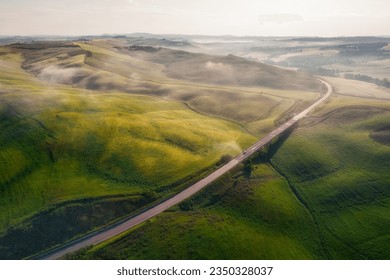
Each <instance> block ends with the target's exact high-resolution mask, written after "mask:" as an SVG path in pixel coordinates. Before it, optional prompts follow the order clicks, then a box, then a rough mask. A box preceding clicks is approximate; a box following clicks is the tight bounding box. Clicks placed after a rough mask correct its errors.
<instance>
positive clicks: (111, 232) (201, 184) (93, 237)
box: [40, 80, 333, 259]
mask: <svg viewBox="0 0 390 280" xmlns="http://www.w3.org/2000/svg"><path fill="white" fill-rule="evenodd" d="M320 81H321V82H322V83H323V84H325V85H326V87H327V92H326V94H325V95H323V96H322V97H321V98H320V99H318V100H317V101H316V102H315V103H314V104H312V105H311V106H310V107H308V108H307V109H305V110H304V111H302V112H301V113H299V114H297V115H295V116H294V117H293V118H292V119H290V120H288V121H287V122H285V123H284V124H283V125H281V126H279V127H278V128H276V129H275V130H273V131H272V132H271V133H269V134H268V135H266V136H265V137H264V138H262V139H260V140H259V141H257V142H256V143H255V144H253V145H252V146H251V147H249V148H248V149H247V150H245V151H243V152H242V153H241V154H240V155H238V156H237V157H235V158H234V159H232V160H231V161H230V162H228V163H227V164H225V165H223V166H222V167H220V168H219V169H217V170H216V171H214V172H213V173H211V174H210V175H208V176H207V177H205V178H203V179H202V180H200V181H198V182H197V183H195V184H193V185H191V186H190V187H188V188H187V189H185V190H183V191H182V192H180V193H178V194H177V195H175V196H173V197H171V198H169V199H167V200H165V201H163V202H161V203H159V204H157V205H156V206H153V207H152V208H149V209H148V210H146V211H144V212H142V213H141V214H139V215H137V216H134V217H132V218H129V219H128V220H125V221H123V222H121V223H120V224H117V225H114V226H112V227H110V228H108V229H105V230H102V231H99V232H96V233H92V234H90V235H87V236H85V237H82V238H80V239H78V240H75V241H73V242H70V243H68V244H66V245H64V246H62V247H60V248H57V249H54V250H52V251H50V252H48V253H46V254H45V255H43V256H41V257H40V258H41V259H59V258H61V257H63V256H64V255H66V254H68V253H71V252H75V251H77V250H79V249H81V248H84V247H87V246H91V245H96V244H99V243H101V242H103V241H105V240H107V239H110V238H112V237H114V236H116V235H118V234H121V233H123V232H125V231H127V230H129V229H131V228H133V227H135V226H137V225H139V224H141V223H142V222H145V221H146V220H148V219H150V218H152V217H154V216H156V215H158V214H160V213H161V212H164V211H165V210H167V209H168V208H170V207H172V206H174V205H176V204H178V203H180V202H182V201H184V200H186V199H187V198H189V197H191V196H192V195H194V194H195V193H197V192H199V191H200V190H202V189H203V188H205V187H206V186H207V185H209V184H210V183H212V182H213V181H215V180H216V179H218V178H219V177H221V176H222V175H224V174H225V173H226V172H228V171H229V170H231V169H232V168H233V167H235V166H236V165H238V164H239V163H240V162H242V161H244V160H246V159H247V158H249V157H250V156H251V155H252V154H254V153H255V152H256V151H258V150H259V149H261V148H262V147H264V145H266V144H268V143H269V142H270V141H271V140H272V139H274V138H275V137H277V136H278V135H280V134H281V133H283V132H284V131H286V130H287V129H288V128H290V127H291V126H292V125H294V124H295V123H296V122H297V121H298V120H300V119H301V118H303V117H305V116H306V115H307V114H308V113H309V112H310V111H312V110H313V109H314V108H316V107H317V106H318V105H320V104H321V103H323V102H324V101H325V100H326V99H327V98H328V97H329V96H330V95H331V94H332V92H333V89H332V87H331V85H330V84H328V83H327V82H325V81H323V80H320Z"/></svg>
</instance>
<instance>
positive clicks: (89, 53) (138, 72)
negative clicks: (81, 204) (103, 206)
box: [13, 40, 320, 135]
mask: <svg viewBox="0 0 390 280" xmlns="http://www.w3.org/2000/svg"><path fill="white" fill-rule="evenodd" d="M13 47H14V48H15V49H17V50H18V51H20V52H23V54H24V56H25V58H26V59H25V61H24V63H23V68H24V69H26V70H27V71H29V72H30V73H32V74H33V75H36V76H37V78H38V79H40V80H42V81H43V82H45V83H48V84H68V85H72V86H73V87H81V88H86V89H92V90H95V91H104V92H107V91H123V92H128V93H136V94H140V93H141V94H145V95H154V96H158V97H162V98H164V99H167V100H174V101H179V102H182V103H184V104H186V105H187V106H188V107H189V108H191V109H193V110H195V111H196V112H199V113H202V114H206V115H210V116H214V117H219V118H223V119H227V120H231V121H234V122H236V123H239V124H241V125H243V126H245V127H246V128H247V129H248V130H249V131H250V132H251V133H253V134H256V135H261V134H263V133H264V132H265V131H267V130H269V128H270V127H272V126H273V125H274V121H275V120H277V119H278V118H279V117H280V116H281V115H282V114H283V113H285V112H289V113H290V114H292V112H293V110H298V109H299V108H303V107H305V106H306V104H307V102H311V101H313V100H314V99H316V98H317V97H318V96H319V90H320V87H319V85H318V83H319V82H318V81H317V80H316V79H314V78H313V77H310V76H306V75H303V74H302V73H296V72H291V71H286V70H282V69H277V68H274V67H272V71H271V70H270V71H271V72H272V73H270V75H273V79H274V80H275V79H278V83H277V84H278V85H277V86H276V85H275V86H272V87H274V88H270V87H269V86H270V85H267V84H266V83H265V82H264V79H265V80H267V81H268V80H269V79H268V78H264V77H263V76H264V75H266V73H268V72H267V71H268V70H269V69H268V68H267V67H268V66H265V65H262V64H259V63H257V64H254V63H252V62H249V61H245V60H242V59H238V58H234V59H233V60H235V59H238V60H239V62H237V63H233V64H232V65H231V66H229V67H232V69H233V68H234V69H236V70H235V71H236V72H234V75H233V76H234V77H239V75H241V74H240V73H244V72H245V71H246V72H248V71H250V72H251V73H252V74H253V75H255V76H256V77H257V78H256V81H257V82H258V83H257V84H256V85H259V86H261V87H257V86H250V87H248V86H246V85H250V84H245V83H243V84H240V83H236V82H231V81H233V80H234V78H233V77H232V76H229V75H228V76H226V75H222V74H218V75H217V76H219V77H221V78H223V79H225V80H226V81H225V82H223V83H214V82H212V81H209V80H208V79H209V78H210V77H212V76H213V75H212V74H211V73H207V71H206V72H205V73H203V74H202V75H203V76H202V79H201V80H199V79H198V80H197V81H195V80H194V81H191V80H188V79H187V78H183V79H181V78H180V79H178V78H175V79H174V78H173V77H171V76H172V75H169V74H168V72H167V71H168V68H169V69H171V68H172V67H173V66H172V67H171V66H170V65H171V64H175V63H187V64H186V65H188V66H189V68H191V69H200V70H199V71H203V70H202V69H206V70H207V67H206V68H205V65H203V64H207V62H209V61H206V62H205V63H203V62H202V61H203V60H204V59H206V58H207V59H210V61H214V60H215V61H217V60H221V59H223V57H213V56H207V55H202V54H193V53H187V52H180V51H176V50H170V49H161V48H153V47H150V46H145V47H140V46H136V47H135V46H133V47H126V45H124V44H123V42H122V41H117V40H95V41H89V42H78V43H73V44H71V43H62V44H61V43H41V44H33V45H23V44H16V45H13ZM183 54H184V57H183ZM199 57H202V59H203V60H200V61H197V62H193V60H196V59H197V58H199ZM225 59H227V60H228V61H230V60H232V58H228V57H227V58H225ZM210 63H211V62H210ZM213 63H214V62H213ZM215 63H219V62H215ZM253 65H255V66H256V67H257V68H259V69H262V71H263V72H264V73H260V72H259V71H260V70H259V71H257V70H254V69H252V68H253V67H254V66H253ZM170 67H171V68H170ZM244 68H245V69H244ZM263 68H264V69H263ZM244 70H245V71H244ZM169 71H172V69H171V70H169ZM178 71H179V72H180V73H184V72H183V71H184V70H178ZM191 75H192V74H191ZM267 75H268V74H267ZM296 75H298V76H299V77H300V78H297V77H295V76H296ZM195 76H197V75H195V74H194V77H195ZM214 76H215V75H214ZM197 77H198V78H199V77H200V76H199V75H198V76H197ZM286 77H287V78H288V80H286V81H284V79H285V78H286ZM301 78H302V79H303V80H304V81H303V80H302V79H301ZM291 79H292V80H291ZM229 81H230V82H229ZM195 82H196V83H195ZM263 82H264V84H263ZM280 88H286V89H280ZM287 89H288V90H287ZM294 89H295V90H294Z"/></svg>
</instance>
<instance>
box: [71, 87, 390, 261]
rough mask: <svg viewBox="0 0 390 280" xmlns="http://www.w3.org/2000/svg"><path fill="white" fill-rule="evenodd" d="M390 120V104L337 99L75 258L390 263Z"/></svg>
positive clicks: (345, 98)
mask: <svg viewBox="0 0 390 280" xmlns="http://www.w3.org/2000/svg"><path fill="white" fill-rule="evenodd" d="M340 100H342V102H340ZM349 104H350V105H349ZM356 104H364V106H362V105H360V106H357V105H356ZM389 120H390V105H389V104H388V103H383V102H382V104H380V102H378V100H365V102H364V103H362V99H361V98H355V97H342V98H341V97H340V96H337V95H336V96H335V97H332V98H331V100H330V101H329V102H328V103H327V105H326V106H324V107H323V108H322V110H320V111H317V112H315V113H314V114H313V115H312V116H311V117H309V118H307V119H305V120H303V121H302V122H301V123H300V126H299V128H297V129H296V130H294V132H293V133H292V134H291V135H290V136H289V137H288V138H287V137H285V138H281V139H279V140H278V141H277V142H276V143H274V144H273V145H271V146H270V147H269V148H268V150H267V151H263V153H262V154H261V155H260V156H257V158H254V159H252V162H251V163H246V164H245V165H242V166H241V168H237V169H236V170H234V171H232V172H230V174H228V175H226V176H225V177H224V178H222V179H220V180H219V181H218V182H216V183H214V184H213V185H212V186H210V187H208V188H207V189H205V190H204V191H202V192H201V193H200V194H198V195H196V196H195V197H193V198H191V199H190V200H188V201H186V202H184V203H182V204H181V205H180V206H178V207H176V208H175V209H171V210H170V211H167V212H165V213H163V214H162V215H159V216H158V217H157V218H154V219H153V220H151V221H148V222H146V223H144V224H143V225H141V226H138V227H137V228H136V229H133V230H130V231H129V232H127V233H126V234H122V235H121V236H119V237H116V238H113V239H112V240H109V241H106V242H104V243H103V244H101V245H98V246H96V247H92V248H87V249H84V250H81V251H80V252H78V253H76V254H73V255H71V256H68V258H72V259H74V258H76V259H91V258H92V259H389V258H390V255H389V252H390V250H389V249H390V248H389V244H390V242H389V241H390V235H389V229H390V218H389V217H390V211H389V209H390V207H389V206H390V205H389V202H390V192H389V188H388V187H389V185H390V176H389V170H390V165H389V163H390V146H389V143H388V138H386V135H388V128H389V126H390V122H389ZM386 139H387V140H386Z"/></svg>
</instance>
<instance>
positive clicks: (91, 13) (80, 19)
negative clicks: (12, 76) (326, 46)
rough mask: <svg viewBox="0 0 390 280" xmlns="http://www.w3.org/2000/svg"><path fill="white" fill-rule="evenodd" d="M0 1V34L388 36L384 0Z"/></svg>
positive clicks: (389, 13) (388, 7) (388, 10)
mask: <svg viewBox="0 0 390 280" xmlns="http://www.w3.org/2000/svg"><path fill="white" fill-rule="evenodd" d="M0 4H1V6H2V9H1V11H0V25H1V27H0V35H1V36H102V35H103V34H118V35H119V34H131V33H149V34H156V35H157V34H172V35H174V34H181V35H184V34H186V35H191V36H229V35H230V36H240V37H246V36H251V37H253V36H254V37H357V36H358V37H367V36H375V37H381V36H389V35H390V34H388V30H390V2H388V1H386V0H373V1H370V2H367V1H363V0H355V1H352V0H329V1H327V2H326V3H322V2H321V4H319V2H316V1H310V0H300V1H295V2H293V3H292V2H291V1H287V0H274V1H273V2H272V3H269V2H267V3H265V1H256V0H240V1H239V0H230V1H223V0H214V1H206V0H199V1H196V2H192V1H179V0H165V1H157V0H143V1H140V0H112V1H110V0H95V1H92V0H86V1H83V2H81V3H79V2H78V1H76V0H54V1H49V0H36V1H27V0H13V1H10V0H0ZM21 18H22V19H23V20H22V21H21V20H20V19H21ZM26 23H27V24H26ZM45 34H47V35H45ZM50 34H51V35H50ZM98 34H101V35H98ZM227 34H229V35H227Z"/></svg>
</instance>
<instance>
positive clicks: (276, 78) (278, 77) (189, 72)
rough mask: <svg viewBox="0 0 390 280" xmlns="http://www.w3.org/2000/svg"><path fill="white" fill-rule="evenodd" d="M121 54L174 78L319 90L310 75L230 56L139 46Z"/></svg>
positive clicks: (317, 82)
mask: <svg viewBox="0 0 390 280" xmlns="http://www.w3.org/2000/svg"><path fill="white" fill-rule="evenodd" d="M122 51H126V52H127V53H128V55H130V56H132V57H136V58H137V59H141V60H146V61H149V62H153V63H158V64H162V65H164V66H165V67H166V69H165V70H164V73H165V74H166V75H167V76H168V77H170V78H174V79H180V80H188V81H192V82H201V83H209V84H218V85H231V86H249V87H268V88H275V89H290V90H310V91H319V90H320V88H321V84H320V82H319V81H318V80H317V79H315V78H314V77H312V76H309V75H306V74H304V73H301V72H296V71H291V70H285V69H281V68H277V67H275V66H270V65H266V64H263V63H259V62H254V61H248V60H246V59H243V58H240V57H237V56H234V55H228V56H213V55H207V54H200V53H190V52H186V51H182V50H172V49H167V48H161V47H160V48H155V47H151V46H141V45H133V46H130V47H128V48H123V49H122Z"/></svg>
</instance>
